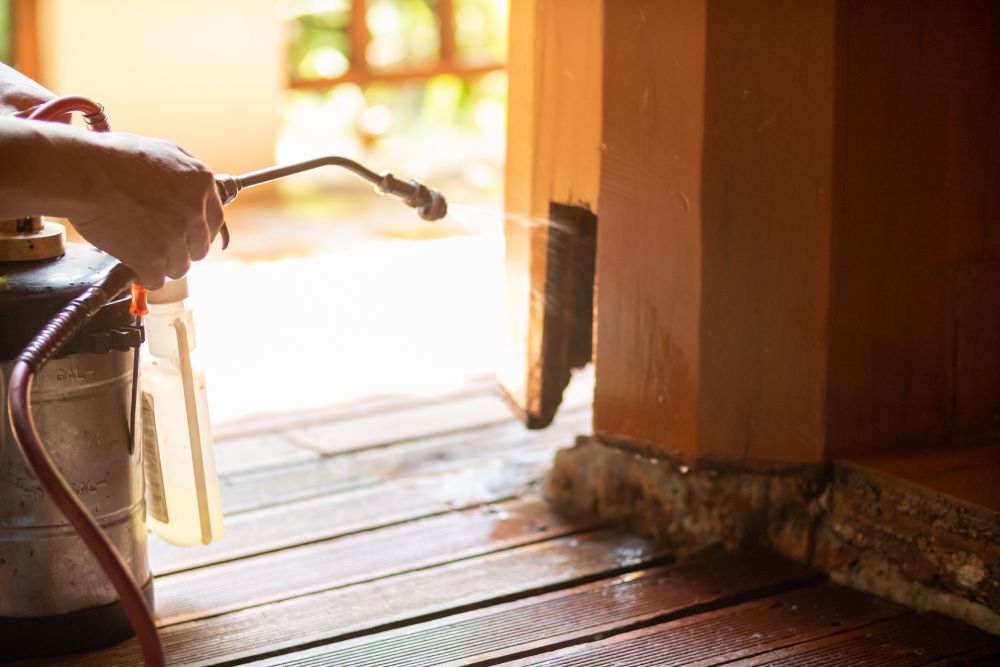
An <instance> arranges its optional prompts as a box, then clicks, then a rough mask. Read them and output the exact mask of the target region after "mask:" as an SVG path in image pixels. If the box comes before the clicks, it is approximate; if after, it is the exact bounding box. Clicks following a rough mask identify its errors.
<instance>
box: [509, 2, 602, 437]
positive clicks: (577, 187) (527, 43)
mask: <svg viewBox="0 0 1000 667" xmlns="http://www.w3.org/2000/svg"><path fill="white" fill-rule="evenodd" d="M602 16H603V3H602V2H601V0H512V1H511V5H510V25H511V29H510V50H509V56H508V71H509V75H510V91H509V95H508V108H509V112H508V113H509V119H508V128H509V129H508V136H507V167H506V185H505V192H506V194H505V208H506V214H507V215H506V224H505V235H506V241H507V250H506V253H507V254H506V290H505V308H506V313H507V322H508V332H507V337H506V341H507V345H506V346H505V354H504V357H503V359H502V360H501V364H500V371H499V373H498V377H499V379H500V382H501V385H502V386H503V389H504V391H505V393H506V395H507V397H508V399H509V401H510V402H511V404H512V405H513V406H514V407H515V409H516V411H517V412H518V413H519V414H520V416H521V417H522V419H523V420H524V421H525V423H526V424H528V425H529V426H530V427H542V426H545V425H547V424H548V423H549V422H550V421H551V420H552V417H553V415H554V414H555V411H556V408H557V407H558V405H559V402H560V400H561V397H562V392H563V389H564V388H565V386H566V383H567V382H568V380H569V372H570V370H571V369H572V368H573V367H578V366H582V365H585V364H586V363H587V362H589V360H590V356H591V355H590V338H591V327H592V312H593V306H592V303H591V300H590V299H588V298H586V294H587V293H588V292H587V290H588V289H590V288H591V285H592V281H593V268H592V266H593V234H594V231H593V225H594V220H593V215H592V214H591V213H589V212H593V211H596V207H597V193H598V173H599V167H600V161H599V156H600V153H599V151H600V130H601V124H600V119H601V102H600V94H601V69H602V43H603V34H602ZM553 204H555V205H556V206H555V207H553ZM560 205H561V206H560ZM588 262H589V267H590V268H589V269H588ZM581 290H582V291H583V294H584V297H585V298H583V299H581V298H580V294H581Z"/></svg>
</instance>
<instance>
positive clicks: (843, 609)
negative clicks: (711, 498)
mask: <svg viewBox="0 0 1000 667" xmlns="http://www.w3.org/2000/svg"><path fill="white" fill-rule="evenodd" d="M908 613H909V612H908V611H907V610H906V609H905V608H903V607H900V606H898V605H894V604H892V603H891V602H885V601H882V600H879V599H878V598H873V597H869V596H865V595H863V594H861V593H855V592H853V591H850V590H848V589H846V588H841V587H839V586H832V585H826V586H813V587H809V588H805V589H802V590H797V591H792V592H790V593H784V594H781V595H776V596H773V597H769V598H763V599H760V600H755V601H752V602H747V603H744V604H741V605H736V606H732V607H726V608H724V609H720V610H717V611H710V612H707V613H704V614H699V615H696V616H692V617H690V618H684V619H680V620H676V621H670V622H667V623H663V624H660V625H657V626H654V627H652V628H648V629H645V630H637V631H635V632H630V633H626V634H623V635H619V636H617V637H612V638H611V639H606V640H601V641H597V642H593V643H591V644H582V645H579V646H574V647H572V648H568V649H564V650H562V651H557V652H555V653H552V654H548V655H541V656H538V657H536V658H529V659H526V660H523V661H514V662H511V663H508V664H509V667H525V666H527V665H535V666H538V667H542V666H543V665H544V666H545V667H584V666H585V665H620V666H621V667H631V666H632V665H635V666H636V667H638V666H640V665H657V667H672V666H674V665H678V666H679V665H686V666H689V667H696V666H697V667H708V666H709V665H721V664H728V663H729V662H731V661H733V660H738V659H741V658H746V657H750V656H754V655H757V654H760V653H763V652H765V651H768V650H772V649H778V648H782V647H785V646H789V645H793V644H797V643H800V642H803V641H807V640H810V639H817V638H820V637H826V636H829V635H832V634H836V633H839V632H843V631H844V630H845V629H848V628H853V627H859V626H865V625H868V624H871V623H874V622H876V621H880V620H883V619H886V618H893V617H897V616H904V615H906V614H908ZM880 664H881V663H880Z"/></svg>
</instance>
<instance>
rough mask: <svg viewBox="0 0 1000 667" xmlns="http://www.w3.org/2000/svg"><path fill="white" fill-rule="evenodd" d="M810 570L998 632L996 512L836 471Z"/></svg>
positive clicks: (844, 467)
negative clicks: (823, 572)
mask: <svg viewBox="0 0 1000 667" xmlns="http://www.w3.org/2000/svg"><path fill="white" fill-rule="evenodd" d="M828 505H829V509H828V511H827V512H826V513H824V515H823V516H822V520H821V521H819V522H818V530H817V532H816V536H815V551H814V554H813V558H812V561H813V564H814V565H815V566H816V567H819V568H821V569H823V570H825V571H827V572H829V573H830V576H831V577H832V578H834V579H835V580H837V581H840V582H842V583H846V584H849V585H851V586H853V587H855V588H860V589H862V590H866V591H869V592H871V593H874V594H876V595H883V596H885V597H888V598H891V599H893V600H897V601H899V602H902V603H903V604H907V605H910V606H913V607H916V608H917V609H925V610H932V611H939V612H942V613H946V614H949V615H951V616H954V617H956V618H961V619H962V620H964V621H966V622H968V623H972V624H974V625H978V626H979V627H982V628H984V629H986V630H989V631H990V632H993V633H996V634H1000V584H998V582H1000V514H998V513H997V512H993V511H991V510H988V509H986V508H983V507H977V506H975V505H970V504H968V503H963V502H961V501H958V500H955V499H953V498H949V497H947V496H943V495H941V494H939V493H936V492H934V491H929V490H928V489H926V488H923V487H920V486H917V485H915V484H911V483H908V482H905V481H901V480H899V479H897V478H894V477H891V476H890V475H887V474H884V473H880V472H877V471H875V470H872V469H871V468H867V467H864V466H861V465H858V464H853V463H842V464H838V465H837V466H836V467H835V474H834V483H833V485H832V489H831V493H830V494H829V500H828Z"/></svg>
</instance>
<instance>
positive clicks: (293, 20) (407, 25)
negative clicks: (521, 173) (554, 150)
mask: <svg viewBox="0 0 1000 667" xmlns="http://www.w3.org/2000/svg"><path fill="white" fill-rule="evenodd" d="M357 1H361V0H357ZM452 2H453V7H454V17H453V19H454V22H453V24H454V28H455V34H454V44H455V61H454V62H453V63H452V66H453V67H455V68H458V69H460V68H462V67H479V66H484V65H485V66H491V65H502V64H503V63H504V62H505V61H506V55H507V53H506V51H507V0H452ZM439 7H440V3H439V0H368V1H367V9H366V21H365V24H366V28H367V30H368V35H369V41H368V47H367V49H366V52H365V54H364V57H365V61H366V66H367V69H368V70H369V72H370V73H371V75H372V78H371V80H370V82H368V83H363V84H357V83H346V82H345V83H341V84H337V85H334V86H331V87H330V88H328V89H326V90H303V89H298V90H297V89H291V90H289V91H288V93H287V99H286V102H287V103H286V105H285V107H284V130H283V132H282V136H281V140H280V142H279V146H278V155H279V160H293V159H301V158H303V157H306V156H311V155H315V154H317V153H321V152H331V153H345V154H353V155H357V154H369V155H368V157H370V158H371V159H375V160H377V161H381V162H384V163H387V164H399V163H400V162H406V164H405V165H404V166H405V167H406V169H407V170H408V173H410V174H411V175H414V176H416V177H421V176H425V175H426V174H428V173H431V172H434V173H443V172H451V173H455V174H458V176H457V177H458V178H460V179H462V180H464V182H466V183H467V184H468V185H469V187H472V188H478V189H479V190H483V189H487V190H491V191H498V190H497V188H499V183H500V180H501V175H502V164H503V150H504V134H505V130H506V104H507V76H506V72H504V71H503V70H502V69H498V70H496V71H492V72H486V73H483V74H476V75H461V74H453V73H444V74H438V75H435V76H432V77H429V78H426V79H422V78H417V79H414V80H407V81H391V80H387V81H380V80H379V79H378V76H379V74H381V73H391V72H393V71H400V70H403V71H406V72H410V71H420V70H423V69H430V68H437V67H438V66H439V65H440V64H441V34H440V26H441V22H440V20H439V17H438V14H437V11H438V10H439ZM286 8H287V13H286V16H287V18H288V21H289V23H290V29H291V33H290V41H289V47H288V56H289V58H288V66H289V75H290V77H291V78H292V79H299V80H302V79H313V80H315V79H330V78H337V77H339V76H341V75H343V74H345V73H346V72H347V71H348V68H349V67H350V62H349V54H350V53H351V44H350V36H351V25H350V21H351V4H350V0H289V2H288V3H287V5H286ZM372 153H378V155H371V154H372ZM469 165H473V166H472V167H470V166H469Z"/></svg>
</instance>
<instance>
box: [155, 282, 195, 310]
mask: <svg viewBox="0 0 1000 667" xmlns="http://www.w3.org/2000/svg"><path fill="white" fill-rule="evenodd" d="M188 296H190V293H189V292H188V281H187V277H184V278H178V279H177V280H168V281H167V282H166V283H164V285H163V287H161V288H160V289H151V290H149V303H156V304H161V303H177V302H179V301H183V300H184V299H186V298H188Z"/></svg>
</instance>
